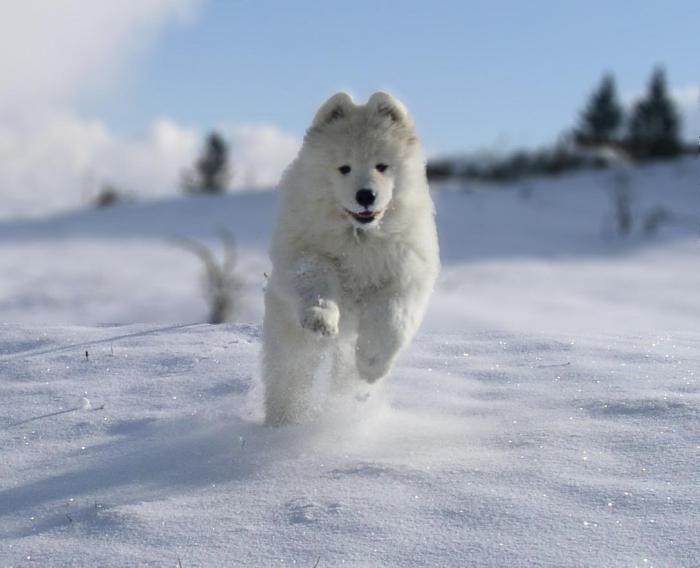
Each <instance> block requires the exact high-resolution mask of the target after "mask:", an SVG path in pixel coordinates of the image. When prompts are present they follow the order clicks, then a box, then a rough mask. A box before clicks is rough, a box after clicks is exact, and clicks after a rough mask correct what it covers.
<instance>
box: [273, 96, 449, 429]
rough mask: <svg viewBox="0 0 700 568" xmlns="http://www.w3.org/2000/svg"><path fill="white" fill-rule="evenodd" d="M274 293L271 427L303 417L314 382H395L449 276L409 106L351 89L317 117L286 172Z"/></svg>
mask: <svg viewBox="0 0 700 568" xmlns="http://www.w3.org/2000/svg"><path fill="white" fill-rule="evenodd" d="M280 186H281V195H282V197H281V199H282V201H281V209H280V215H279V218H278V222H277V228H276V231H275V234H274V237H273V241H272V247H271V251H270V256H271V259H272V264H273V271H272V274H271V276H270V279H269V282H268V285H267V288H266V291H265V320H264V326H263V328H264V329H263V380H264V384H265V410H266V421H267V423H268V424H272V425H281V424H286V423H289V422H295V421H299V420H301V419H303V418H304V416H305V414H306V412H307V411H308V404H309V391H310V389H311V386H312V382H313V378H314V374H315V372H316V370H317V368H318V366H319V363H320V362H321V360H322V359H323V357H324V355H325V354H329V355H331V356H332V358H333V359H332V361H333V364H332V385H333V386H334V388H335V389H336V390H343V389H344V387H346V386H348V384H349V383H352V382H356V381H357V380H358V378H357V377H358V375H359V377H360V378H362V379H364V380H365V381H367V382H369V383H372V382H374V381H376V380H377V379H380V378H381V377H383V376H384V375H386V374H387V373H388V372H389V370H390V369H391V366H392V364H393V362H394V361H395V359H396V357H397V355H398V354H399V352H400V350H401V349H402V348H403V347H405V346H406V345H407V343H408V342H409V341H410V340H411V338H412V337H413V335H414V334H415V333H416V330H417V328H418V326H419V324H420V322H421V320H422V318H423V314H424V312H425V307H426V304H427V301H428V297H429V295H430V292H431V291H432V288H433V285H434V283H435V279H436V277H437V274H438V270H439V254H438V242H437V232H436V229H435V219H434V217H435V214H434V207H433V203H432V200H431V198H430V193H429V190H428V183H427V179H426V174H425V158H424V156H423V152H422V150H421V147H420V144H419V142H418V139H417V138H416V133H415V130H414V126H413V122H412V120H411V118H410V116H409V115H408V112H407V111H406V108H405V107H404V106H403V105H402V104H401V103H400V102H399V101H397V100H396V99H395V98H393V97H392V96H391V95H388V94H386V93H381V92H380V93H375V94H374V95H372V97H371V98H370V99H369V101H368V102H367V104H366V105H356V104H355V103H354V102H353V100H352V98H351V97H350V96H349V95H347V94H346V93H338V94H336V95H334V96H333V97H331V98H330V99H329V100H328V101H327V102H326V103H325V104H324V105H323V106H322V107H321V108H320V110H319V111H318V113H317V114H316V117H315V118H314V120H313V123H312V124H311V127H310V128H309V130H308V131H307V133H306V136H305V138H304V144H303V146H302V148H301V150H300V152H299V155H298V157H297V158H296V160H295V161H294V162H293V163H292V164H291V165H290V166H289V168H288V169H287V171H286V172H285V174H284V176H283V178H282V181H281V183H280Z"/></svg>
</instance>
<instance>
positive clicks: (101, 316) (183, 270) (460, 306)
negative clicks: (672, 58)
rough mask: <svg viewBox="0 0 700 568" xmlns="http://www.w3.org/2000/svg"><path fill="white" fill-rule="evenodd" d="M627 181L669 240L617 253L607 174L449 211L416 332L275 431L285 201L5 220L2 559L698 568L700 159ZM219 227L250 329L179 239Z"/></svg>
mask: <svg viewBox="0 0 700 568" xmlns="http://www.w3.org/2000/svg"><path fill="white" fill-rule="evenodd" d="M628 175H629V176H630V180H631V181H630V188H631V191H632V194H633V198H634V201H633V205H634V211H635V215H636V218H638V219H639V218H640V217H642V216H643V215H644V214H645V212H646V211H648V210H650V209H651V208H653V207H655V206H657V205H663V206H664V207H667V208H668V209H669V210H670V211H672V212H673V213H674V214H675V216H674V224H673V225H668V226H664V227H662V228H661V230H660V232H659V234H657V235H655V236H654V237H649V238H647V237H644V236H642V235H641V234H640V233H639V231H638V230H636V231H635V232H634V233H633V235H631V236H630V237H628V238H626V239H617V238H614V237H612V235H611V234H610V230H609V227H608V226H607V225H606V223H607V222H608V221H607V219H608V218H609V216H610V211H611V210H610V199H609V196H608V192H609V189H610V185H611V181H610V180H611V176H610V173H609V172H588V173H582V174H578V175H575V176H568V177H563V178H559V179H552V180H536V181H533V182H529V187H526V188H523V186H522V185H521V184H520V185H515V186H509V187H502V188H497V189H492V190H484V189H482V188H479V187H472V188H469V191H463V190H462V191H451V190H450V188H445V189H444V190H443V191H442V192H439V193H437V194H436V202H437V207H438V221H439V230H440V235H441V244H442V252H443V260H444V269H443V274H442V277H441V279H440V282H439V285H438V287H437V289H436V292H435V296H434V298H433V301H432V304H431V308H430V310H429V312H428V316H427V319H426V322H425V325H424V326H423V331H422V332H421V334H420V335H419V337H418V338H417V339H416V341H415V342H414V344H413V345H412V346H411V348H410V349H409V350H408V351H407V352H406V353H405V354H404V356H402V357H401V359H400V361H399V364H398V365H397V367H396V368H395V369H394V371H393V372H392V375H391V376H390V377H389V378H388V380H386V381H384V383H383V384H381V385H379V386H377V387H371V388H370V387H367V388H366V389H365V390H363V391H362V392H361V395H362V396H358V397H357V398H356V399H353V400H349V401H329V402H328V404H327V406H326V408H325V410H324V411H322V412H321V414H320V415H319V417H318V419H317V420H315V421H314V422H313V423H310V424H305V425H301V426H297V427H289V428H284V429H269V428H265V427H263V426H262V425H261V407H260V383H259V376H258V357H259V350H260V337H259V334H260V328H259V321H260V316H261V313H262V301H261V293H260V290H261V288H262V285H263V284H264V272H265V271H267V270H269V264H268V262H267V260H266V254H265V247H266V241H267V236H268V235H269V231H270V228H271V225H272V222H273V219H274V207H275V196H274V194H272V193H267V194H264V193H262V194H261V193H257V194H243V195H233V196H226V197H222V198H181V199H176V200H169V201H159V202H150V203H141V204H138V203H134V204H130V205H125V206H123V207H117V208H112V209H106V210H101V211H84V212H75V213H72V214H66V215H63V216H59V217H52V218H46V219H32V220H13V221H5V222H2V223H0V273H1V274H2V275H3V278H2V279H0V313H1V314H2V320H3V321H4V322H6V323H3V324H0V389H1V391H0V392H1V395H0V447H2V457H3V459H2V460H1V461H0V565H1V566H34V565H39V566H135V565H138V566H178V562H180V563H181V565H182V566H183V567H191V566H251V565H253V566H272V565H298V566H315V565H317V566H318V567H323V566H498V567H500V566H510V567H519V566H522V567H525V566H528V567H529V566H611V567H612V566H656V567H665V566H668V567H678V566H687V567H690V566H697V565H698V558H700V542H699V541H698V539H697V534H699V533H700V506H699V505H700V490H699V489H698V488H699V487H700V468H698V458H700V421H699V420H698V418H700V384H699V380H698V379H699V378H700V377H699V376H698V375H699V374H700V332H698V328H697V321H699V318H700V304H699V303H698V301H697V297H698V296H697V294H698V292H697V291H698V290H699V289H700V270H698V258H697V254H698V245H697V238H696V234H695V233H696V223H695V221H693V215H695V214H696V212H697V210H698V204H699V203H700V196H699V195H698V187H697V167H696V164H695V162H693V161H691V160H687V161H685V162H681V163H673V164H666V165H657V166H652V167H648V168H640V169H637V170H630V172H629V174H628ZM219 227H229V228H230V229H231V230H233V231H234V233H235V234H236V238H237V242H238V244H239V253H240V263H239V270H240V273H241V275H242V277H243V281H244V289H243V296H242V302H243V306H242V309H241V318H240V321H244V322H248V323H237V324H227V325H223V326H210V325H207V324H202V323H200V322H201V320H202V318H203V317H204V315H205V314H206V306H205V304H204V302H203V300H202V299H201V292H200V282H199V273H200V270H201V267H200V266H199V264H198V262H199V261H198V260H197V258H196V257H194V256H193V255H191V253H188V252H187V251H185V250H183V249H181V248H178V247H177V246H176V245H175V244H174V238H175V237H178V236H187V237H190V238H196V239H200V240H202V241H203V242H206V243H209V244H211V245H212V246H216V245H217V240H216V236H215V235H216V231H217V229H218V228H219ZM134 322H139V323H134ZM114 324H121V325H114Z"/></svg>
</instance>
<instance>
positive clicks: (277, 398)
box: [262, 294, 323, 426]
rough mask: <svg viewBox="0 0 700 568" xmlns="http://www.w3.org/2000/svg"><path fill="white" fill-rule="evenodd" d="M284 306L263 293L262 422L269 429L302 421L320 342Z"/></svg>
mask: <svg viewBox="0 0 700 568" xmlns="http://www.w3.org/2000/svg"><path fill="white" fill-rule="evenodd" d="M285 308H286V306H284V305H283V303H282V302H281V301H280V300H279V299H278V298H276V297H275V296H274V295H273V294H266V298H265V320H264V327H263V361H262V363H263V365H262V366H263V380H264V384H265V422H266V423H267V424H268V425H271V426H282V425H285V424H290V423H295V422H300V421H303V420H304V418H305V417H306V416H307V414H308V411H309V403H310V391H311V387H312V384H313V378H314V374H315V373H316V370H317V368H318V366H319V363H320V360H321V356H322V351H323V346H322V345H320V343H321V341H320V340H319V339H318V338H316V337H314V336H313V335H311V334H310V333H308V332H307V331H305V330H303V329H301V328H300V327H299V324H298V322H296V321H294V319H292V318H290V317H289V313H288V310H287V309H285Z"/></svg>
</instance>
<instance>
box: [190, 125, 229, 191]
mask: <svg viewBox="0 0 700 568" xmlns="http://www.w3.org/2000/svg"><path fill="white" fill-rule="evenodd" d="M230 179H231V171H230V167H229V150H228V145H227V144H226V141H225V140H224V138H223V137H222V136H221V135H220V134H219V133H217V132H212V133H211V134H210V135H209V136H208V137H207V139H206V142H205V144H204V150H203V152H202V155H201V157H200V158H199V160H197V163H196V164H195V168H194V172H186V173H185V176H184V179H183V185H184V188H185V191H188V192H190V193H223V192H224V191H226V186H227V185H228V183H229V181H230Z"/></svg>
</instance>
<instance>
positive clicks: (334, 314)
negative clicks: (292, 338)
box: [301, 302, 340, 337]
mask: <svg viewBox="0 0 700 568" xmlns="http://www.w3.org/2000/svg"><path fill="white" fill-rule="evenodd" d="M339 321H340V310H339V309H338V305H337V304H336V303H335V302H323V303H322V304H321V305H318V306H312V307H311V308H307V309H306V310H304V313H303V315H302V318H301V327H303V328H304V329H308V330H309V331H311V332H313V333H316V334H318V335H320V336H323V337H333V336H334V335H338V322H339Z"/></svg>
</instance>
